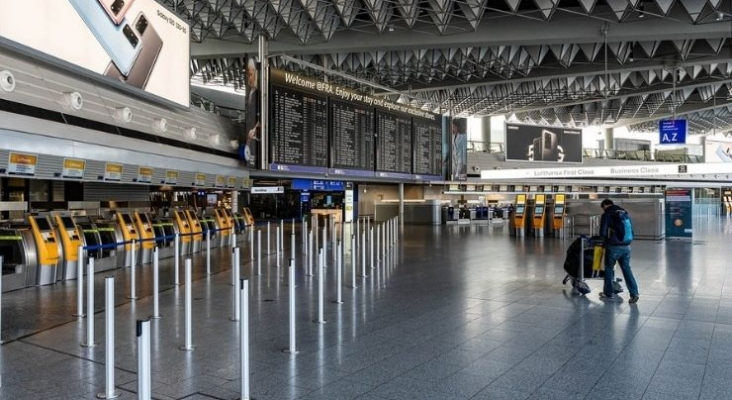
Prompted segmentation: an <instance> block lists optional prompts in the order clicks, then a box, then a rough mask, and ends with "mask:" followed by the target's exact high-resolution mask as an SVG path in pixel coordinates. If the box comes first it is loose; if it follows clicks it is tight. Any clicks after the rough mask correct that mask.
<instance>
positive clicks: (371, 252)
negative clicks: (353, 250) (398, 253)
mask: <svg viewBox="0 0 732 400" xmlns="http://www.w3.org/2000/svg"><path fill="white" fill-rule="evenodd" d="M369 258H370V259H371V269H374V228H373V227H370V228H369Z"/></svg>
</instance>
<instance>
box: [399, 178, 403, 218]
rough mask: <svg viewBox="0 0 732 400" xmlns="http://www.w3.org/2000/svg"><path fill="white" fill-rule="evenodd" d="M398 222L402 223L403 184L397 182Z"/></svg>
mask: <svg viewBox="0 0 732 400" xmlns="http://www.w3.org/2000/svg"><path fill="white" fill-rule="evenodd" d="M399 223H402V224H403V223H404V184H403V183H400V184H399Z"/></svg>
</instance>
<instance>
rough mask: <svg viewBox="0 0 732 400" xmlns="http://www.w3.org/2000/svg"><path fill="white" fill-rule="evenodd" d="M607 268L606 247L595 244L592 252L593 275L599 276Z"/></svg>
mask: <svg viewBox="0 0 732 400" xmlns="http://www.w3.org/2000/svg"><path fill="white" fill-rule="evenodd" d="M604 270H605V248H604V247H602V246H595V248H594V249H593V252H592V276H593V277H597V276H599V275H600V271H604Z"/></svg>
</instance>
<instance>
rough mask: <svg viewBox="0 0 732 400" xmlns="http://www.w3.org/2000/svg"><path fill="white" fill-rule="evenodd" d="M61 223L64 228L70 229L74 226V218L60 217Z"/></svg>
mask: <svg viewBox="0 0 732 400" xmlns="http://www.w3.org/2000/svg"><path fill="white" fill-rule="evenodd" d="M61 223H62V224H64V228H66V229H72V228H73V227H74V220H73V219H71V217H61Z"/></svg>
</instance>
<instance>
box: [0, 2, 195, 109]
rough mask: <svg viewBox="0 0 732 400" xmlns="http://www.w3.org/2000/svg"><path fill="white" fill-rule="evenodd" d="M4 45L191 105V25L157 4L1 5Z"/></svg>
mask: <svg viewBox="0 0 732 400" xmlns="http://www.w3.org/2000/svg"><path fill="white" fill-rule="evenodd" d="M0 39H3V40H0V42H5V44H6V45H11V46H13V47H16V48H17V46H16V45H15V44H20V45H22V47H21V50H22V51H27V50H31V51H30V52H29V53H30V54H31V55H33V56H36V57H39V56H42V55H39V54H37V53H36V52H41V53H44V54H46V55H49V56H51V57H55V58H56V59H58V60H62V61H65V62H67V63H70V64H72V65H73V66H76V67H81V68H84V69H87V70H90V71H92V72H95V73H97V74H99V76H100V78H102V77H105V78H106V79H109V80H115V81H119V82H123V83H124V84H125V85H126V86H128V87H130V88H131V89H132V88H134V89H138V90H143V91H145V92H147V93H149V94H152V95H155V96H157V97H160V98H163V99H165V100H168V101H171V102H174V103H177V104H179V105H181V106H185V107H188V105H189V104H190V100H189V96H190V89H189V87H188V85H189V71H188V65H189V61H190V60H189V57H190V56H189V53H190V38H189V27H188V24H186V23H185V22H183V20H182V19H180V18H178V17H177V16H175V14H173V13H172V12H171V11H169V10H168V9H167V8H165V7H164V6H163V5H161V4H158V3H157V2H156V1H155V0H0ZM43 58H44V61H46V60H47V57H43ZM134 89H133V90H134Z"/></svg>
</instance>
